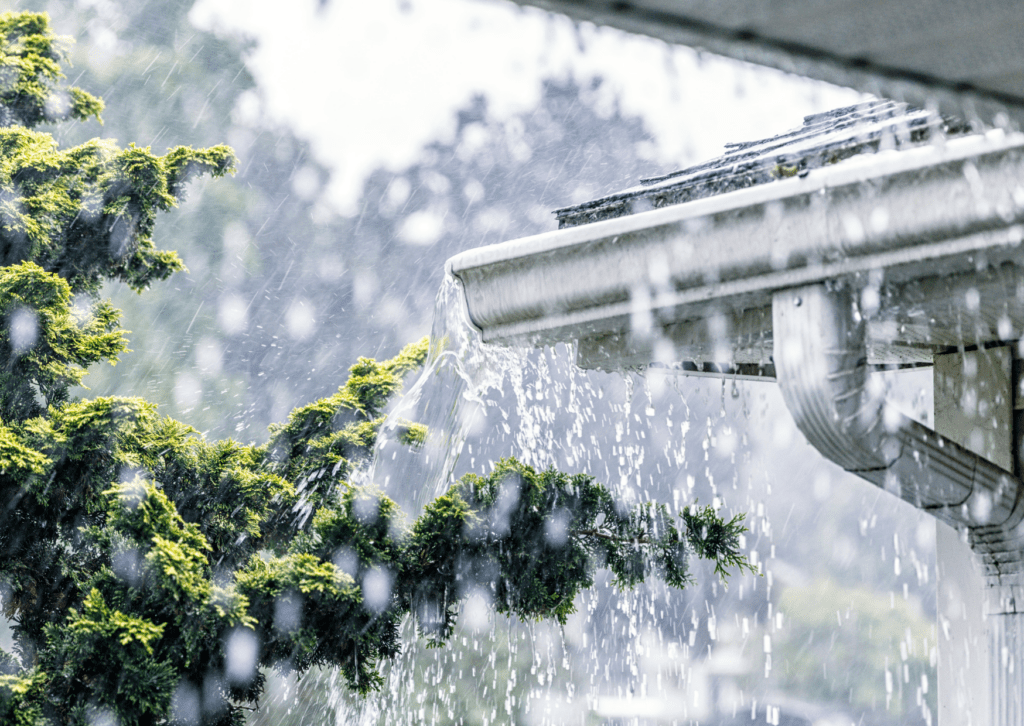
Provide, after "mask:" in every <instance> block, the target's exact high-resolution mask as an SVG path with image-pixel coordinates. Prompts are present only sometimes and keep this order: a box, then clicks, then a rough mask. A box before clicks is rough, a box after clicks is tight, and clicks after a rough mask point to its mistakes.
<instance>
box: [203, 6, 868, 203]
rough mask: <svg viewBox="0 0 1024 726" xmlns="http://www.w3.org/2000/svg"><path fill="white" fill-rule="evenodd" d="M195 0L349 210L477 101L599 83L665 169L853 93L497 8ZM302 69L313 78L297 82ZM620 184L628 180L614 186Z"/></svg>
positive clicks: (512, 100)
mask: <svg viewBox="0 0 1024 726" xmlns="http://www.w3.org/2000/svg"><path fill="white" fill-rule="evenodd" d="M317 5H318V4H317V2H316V0H299V1H296V2H294V3H290V4H289V6H288V10H287V11H286V12H285V11H282V5H281V2H280V0H199V2H198V3H197V4H196V6H195V8H194V9H193V11H192V16H191V17H192V20H193V22H195V23H196V24H198V25H200V26H201V27H205V28H215V29H218V30H219V31H223V32H231V33H243V34H246V35H249V36H252V37H255V38H256V39H257V40H258V46H257V49H256V51H255V52H254V54H253V56H252V58H251V66H252V69H253V71H254V73H255V75H256V77H257V79H258V80H259V83H260V85H261V87H262V89H263V92H264V94H265V101H266V103H267V106H268V108H267V109H266V110H267V111H268V112H269V113H270V114H271V115H272V116H274V117H276V118H278V119H280V120H282V121H286V122H288V123H289V124H290V125H291V126H292V127H293V128H294V129H295V131H296V132H297V133H298V135H299V136H301V137H303V138H305V139H307V140H309V141H311V142H312V143H313V145H314V148H315V150H316V153H317V154H318V155H319V158H320V161H321V162H322V163H324V164H325V165H326V166H328V167H329V168H331V169H332V170H333V172H334V180H333V186H332V199H333V201H334V203H335V204H336V205H337V206H338V207H339V209H341V210H342V211H344V212H351V211H353V209H354V205H355V199H356V195H357V194H358V191H359V189H360V186H361V184H362V181H363V179H364V178H365V176H366V175H367V174H368V173H369V172H370V171H372V170H373V169H374V168H375V167H377V166H380V165H382V164H383V165H386V166H388V167H390V168H394V169H398V168H401V167H404V166H405V165H407V164H409V163H410V162H412V161H413V160H414V158H415V157H416V155H417V153H418V151H419V150H420V148H421V147H422V146H423V144H425V143H427V142H429V141H431V140H434V139H438V138H442V139H443V138H451V135H452V134H453V132H454V129H455V117H454V112H455V111H456V110H457V109H459V108H460V107H462V106H464V105H465V104H466V103H467V101H469V99H470V98H471V97H472V96H473V95H474V94H476V93H484V94H485V95H486V96H487V97H488V101H489V103H490V108H491V109H492V113H496V114H497V115H498V116H502V115H505V114H510V113H514V112H516V111H522V110H526V109H529V108H530V107H532V106H533V105H534V104H536V102H537V101H538V99H539V97H540V89H541V80H542V79H544V78H548V77H560V78H565V77H567V76H569V75H571V76H573V77H574V78H576V79H577V80H578V81H585V80H588V79H590V78H593V77H595V76H602V77H603V78H605V80H606V81H607V83H606V86H607V87H609V89H610V90H613V91H615V92H617V94H618V95H619V98H620V102H621V106H622V109H623V111H625V112H626V113H627V114H637V115H640V116H642V117H643V118H644V119H645V121H646V122H647V125H648V128H649V129H650V130H651V131H652V132H653V133H654V135H655V137H656V139H657V144H658V152H659V154H660V155H661V158H662V159H663V160H664V161H665V163H666V165H672V164H678V165H680V166H682V165H687V164H691V163H693V162H694V161H697V160H700V159H705V158H710V157H712V156H715V155H717V154H719V153H720V152H721V151H722V146H723V144H724V143H725V142H727V141H743V140H751V139H757V138H763V137H765V136H768V135H771V134H772V133H775V132H778V131H782V130H785V129H787V128H791V127H793V126H797V125H799V124H800V122H801V120H802V117H803V116H804V115H806V114H808V113H814V112H817V111H822V110H826V109H829V108H835V107H838V106H842V105H846V104H850V103H855V102H856V101H857V100H858V98H860V97H859V95H858V94H856V93H854V92H853V91H850V90H846V89H839V88H836V87H834V86H829V85H827V84H824V83H820V82H816V81H809V80H806V79H801V78H798V77H796V76H791V75H787V74H784V73H781V72H778V71H774V70H769V69H763V68H757V67H754V66H750V65H746V64H741V63H738V62H735V61H730V60H725V59H721V58H716V57H713V56H709V55H707V54H698V53H696V52H695V51H693V50H691V49H689V48H678V47H672V46H669V45H667V44H665V43H662V42H660V41H655V40H651V39H649V38H644V37H639V36H632V35H628V34H626V33H622V32H620V31H616V30H611V29H607V28H596V27H594V26H592V25H589V24H584V25H581V26H575V25H574V24H573V23H572V22H571V21H569V20H568V19H566V18H562V17H558V16H553V15H549V14H547V13H544V12H541V11H538V10H534V9H522V8H520V7H519V6H516V5H513V4H512V3H510V2H504V1H503V0H369V1H367V0H329V2H328V4H327V5H326V7H325V8H323V9H322V10H318V9H317ZM310 69H313V72H309V71H310ZM625 186H628V184H625Z"/></svg>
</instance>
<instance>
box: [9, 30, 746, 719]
mask: <svg viewBox="0 0 1024 726" xmlns="http://www.w3.org/2000/svg"><path fill="white" fill-rule="evenodd" d="M0 23H6V24H7V25H6V26H4V27H6V28H7V29H8V30H7V41H6V43H7V44H6V45H5V46H4V52H5V53H6V54H7V57H9V58H14V57H15V56H16V57H17V58H20V59H22V60H20V61H17V62H16V61H15V60H10V61H9V64H10V66H11V68H14V69H21V70H18V73H22V71H24V73H27V74H28V75H27V76H25V77H26V78H28V81H26V82H25V84H23V85H25V88H26V89H28V90H22V91H18V93H19V94H20V95H17V96H16V97H13V98H14V100H5V99H6V98H7V97H3V96H0V104H2V103H8V106H6V108H7V110H8V113H9V114H11V115H12V117H14V118H17V119H21V120H22V122H23V123H25V124H31V123H36V122H37V121H36V120H33V119H35V117H33V116H31V114H30V113H29V110H30V109H31V108H32V106H31V103H30V101H31V100H32V99H33V98H35V99H36V100H37V101H38V103H39V104H42V106H45V105H46V104H47V103H49V102H50V100H49V99H50V98H51V97H54V96H56V95H59V93H58V90H57V89H55V87H53V86H52V84H50V82H51V81H53V80H54V79H56V78H58V77H59V67H58V68H57V70H56V71H55V70H54V67H51V66H49V65H47V64H46V62H44V61H47V62H48V61H54V62H56V60H59V58H60V57H61V56H60V55H59V53H58V50H56V48H57V46H56V45H55V43H56V40H55V39H54V38H53V37H52V34H51V33H50V31H49V27H48V24H47V22H46V18H45V16H37V15H13V16H3V18H2V19H0ZM21 48H24V49H25V50H23V51H21V50H18V49H21ZM12 49H13V50H12ZM17 53H21V55H17ZM22 61H23V62H22ZM19 63H20V65H19ZM33 64H34V65H33ZM33 69H35V70H33ZM12 73H13V71H12ZM55 73H57V75H55ZM33 74H34V75H33ZM12 77H13V76H12ZM17 77H18V78H21V77H22V76H21V75H18V76H17ZM32 79H35V81H33V80H32ZM40 79H42V80H40ZM36 82H38V83H42V85H41V86H39V87H38V88H36V87H35V86H32V83H36ZM48 84H50V85H48ZM33 89H35V90H33ZM33 93H34V94H35V96H33V95H32V94H33ZM47 94H50V95H47ZM69 95H70V97H71V98H72V99H73V103H72V105H71V108H70V110H69V111H68V112H67V115H69V116H71V117H79V116H81V115H83V114H88V113H94V112H97V113H98V109H99V105H98V104H99V102H98V101H95V99H92V100H90V99H91V97H89V96H87V95H86V94H82V93H79V92H75V91H74V89H72V91H70V92H69ZM26 99H27V100H26ZM12 104H13V105H12ZM19 104H21V105H19ZM26 109H29V110H26ZM44 110H45V109H44ZM46 118H50V117H46ZM233 158H234V157H233V154H232V152H231V151H230V150H229V149H227V148H226V147H214V148H211V149H206V150H200V151H196V150H192V149H187V148H182V147H178V148H176V149H172V150H171V151H170V152H169V153H167V154H166V155H165V156H155V155H153V154H151V153H150V152H149V150H147V149H140V148H137V147H135V146H129V147H128V148H127V149H124V150H118V149H117V148H116V147H114V146H113V145H112V144H110V143H108V142H102V141H96V140H94V141H90V142H87V143H85V144H82V145H80V146H77V147H75V148H72V149H69V150H66V151H60V150H58V149H57V147H56V144H55V143H54V141H53V140H52V139H51V138H50V137H49V136H47V135H45V134H41V133H37V132H33V131H29V130H27V129H25V128H0V254H2V255H3V260H2V262H3V268H2V270H0V314H2V315H3V320H4V325H3V326H2V328H0V360H3V361H6V362H5V363H4V364H3V367H2V368H0V503H2V506H0V578H2V580H3V582H4V585H5V592H4V614H5V615H6V616H7V617H9V618H11V619H13V620H14V622H15V627H14V635H15V641H16V647H17V655H18V658H17V659H15V658H13V657H9V656H7V655H6V654H5V655H4V656H3V657H2V658H0V672H2V673H3V675H0V717H2V718H3V722H4V723H8V722H12V723H19V724H21V723H23V724H33V726H37V725H39V724H82V725H83V726H84V724H87V723H92V722H95V721H96V719H97V718H106V717H113V718H116V720H117V722H118V723H121V724H124V725H126V726H127V725H134V724H139V725H141V724H157V723H168V722H171V723H204V724H222V725H227V724H238V723H240V721H241V718H242V715H241V714H242V711H241V705H240V704H242V703H246V702H248V703H256V702H258V701H259V699H260V697H261V695H262V691H263V687H264V676H263V675H262V674H261V672H260V671H259V670H258V669H257V666H267V667H271V666H272V667H276V668H278V669H281V670H284V671H287V670H289V669H296V670H298V671H305V670H306V669H308V668H310V667H313V666H328V667H336V668H338V669H340V672H341V673H342V675H343V676H344V677H345V679H346V680H347V682H348V683H349V684H350V685H351V686H352V688H354V689H355V690H356V691H357V692H359V693H365V692H367V691H368V690H371V689H373V688H377V687H379V686H380V684H381V682H382V679H381V676H380V673H379V670H378V667H379V665H380V664H381V663H382V661H384V660H386V659H390V658H394V657H395V656H396V655H397V654H398V653H399V643H400V638H399V633H400V626H401V623H402V621H403V618H405V616H406V615H408V614H410V613H411V614H413V615H414V616H415V617H416V618H417V621H418V623H419V626H420V628H421V630H422V631H424V632H425V633H427V635H428V636H429V638H430V639H431V641H432V643H433V644H435V645H440V644H442V643H443V642H444V640H445V639H446V638H448V637H450V635H451V632H452V626H453V624H454V618H455V613H456V605H457V603H458V602H459V600H460V599H461V598H462V597H464V596H465V595H466V594H467V593H469V592H470V591H471V590H473V589H475V588H483V589H485V590H487V591H488V592H490V593H491V595H492V598H493V601H494V602H495V604H496V605H497V607H498V609H499V611H500V612H503V613H509V614H513V615H516V616H517V617H519V618H522V619H534V618H553V619H555V620H557V621H558V622H562V623H564V622H565V619H566V617H567V615H568V614H569V613H570V612H572V608H573V599H574V597H575V595H576V593H578V592H579V590H580V589H581V588H584V587H587V586H589V585H590V584H591V583H592V581H593V572H594V569H595V568H596V567H599V566H602V565H607V566H608V567H609V568H611V570H612V571H613V572H614V573H615V576H616V578H617V580H618V582H619V584H621V585H623V586H630V585H633V584H636V583H637V582H639V581H641V580H642V579H643V578H645V577H647V576H649V575H651V574H660V575H661V576H663V577H664V578H665V579H666V580H667V581H668V582H669V583H670V584H672V585H675V586H680V587H681V586H684V585H685V584H686V583H687V582H688V575H687V569H686V566H687V557H688V555H689V553H690V552H691V551H697V553H698V554H702V555H703V556H706V557H708V558H710V559H712V560H714V561H715V563H716V569H717V570H718V571H719V572H720V573H721V574H724V572H725V567H729V566H734V565H738V566H741V567H742V565H743V560H742V558H741V556H740V554H739V551H738V549H737V546H738V545H737V541H738V540H737V536H738V533H739V532H740V531H742V529H741V528H740V526H739V524H738V520H737V519H733V520H732V521H730V522H729V523H724V522H722V521H721V520H719V519H718V518H717V515H715V514H714V512H713V511H711V510H707V509H705V510H699V511H698V512H696V513H695V514H693V515H692V516H690V515H688V514H686V513H684V515H683V520H684V526H683V527H677V526H676V523H675V521H673V519H672V518H671V517H670V516H669V514H668V510H667V509H666V508H665V507H662V506H660V505H656V504H647V505H642V506H640V507H637V508H635V509H633V510H629V511H623V510H620V508H619V507H618V506H617V504H616V502H615V501H614V500H613V498H612V497H611V495H610V493H609V492H608V491H607V490H606V489H605V488H604V487H602V486H601V485H600V484H597V483H595V482H594V481H593V479H592V478H591V477H589V476H586V475H575V476H569V475H566V474H562V473H559V472H556V471H553V470H549V471H545V472H536V471H534V470H533V469H531V468H530V467H528V466H525V465H523V464H520V463H519V462H516V461H514V460H511V459H509V460H503V461H501V462H499V463H498V464H497V466H496V468H495V470H494V471H493V472H492V473H491V474H490V475H489V476H487V477H478V476H473V475H470V476H467V477H465V478H463V479H462V480H461V481H459V482H458V483H457V484H456V485H455V486H454V487H453V488H452V490H451V491H450V492H448V493H447V494H446V495H444V496H442V497H441V498H439V499H438V500H436V501H435V502H433V503H431V504H430V505H429V506H428V507H427V509H426V511H425V512H424V513H423V515H422V516H421V517H420V518H419V519H417V520H416V521H415V522H413V523H412V524H411V525H410V524H409V523H407V522H406V521H405V518H404V516H403V515H402V513H401V512H400V511H399V509H398V507H397V505H396V504H395V503H394V502H393V501H392V500H391V499H389V498H388V497H386V496H384V495H383V494H382V493H381V492H380V491H378V490H376V489H375V488H373V487H372V486H370V485H367V486H356V485H355V484H353V483H352V480H353V476H354V475H355V474H356V473H358V472H359V470H360V469H361V467H362V465H363V464H364V463H365V462H366V461H367V460H368V458H369V455H370V452H372V450H373V448H374V446H375V443H376V437H377V432H378V431H379V429H380V426H381V424H382V422H383V420H384V412H385V408H386V406H387V404H388V401H389V400H390V399H391V398H392V397H393V396H394V395H395V394H396V393H397V392H398V391H399V390H400V389H401V386H402V380H403V378H404V377H405V376H406V375H407V374H408V373H409V372H410V371H412V370H414V369H415V368H417V367H419V366H420V365H422V364H423V363H424V361H425V360H426V357H427V354H428V343H427V341H426V340H423V341H420V342H418V343H414V344H412V345H410V346H407V347H406V348H405V349H404V350H403V351H402V352H401V353H400V354H399V355H398V356H396V357H395V358H393V359H391V360H388V361H384V362H380V363H378V362H376V361H373V360H369V359H365V358H361V359H359V361H358V362H357V363H356V364H355V365H354V366H352V368H351V370H350V376H349V378H348V381H347V382H346V383H345V384H344V385H343V386H342V387H341V388H340V389H339V390H338V391H337V393H335V394H334V395H332V396H329V397H326V398H322V399H320V400H318V401H316V402H314V403H312V404H309V405H307V406H303V407H301V408H299V409H297V410H295V411H294V412H293V413H292V414H291V415H290V416H289V417H288V420H287V422H286V423H284V424H283V425H280V426H276V427H274V428H272V430H271V438H270V441H269V442H268V444H267V445H265V446H253V445H248V446H247V445H242V444H239V443H237V442H234V441H231V440H225V441H220V442H213V443H211V442H207V441H206V440H205V439H203V438H202V437H201V436H199V435H197V433H196V432H195V431H194V430H193V429H192V428H191V427H189V426H187V425H185V424H182V423H179V422H177V421H174V420H172V419H169V418H166V417H162V416H160V415H159V414H158V412H157V410H156V407H155V406H154V405H153V404H150V403H147V402H145V401H143V400H141V399H138V398H124V397H114V396H109V397H99V398H96V399H94V400H75V399H73V398H72V397H71V396H70V394H69V387H70V386H72V385H74V384H76V383H78V382H79V381H80V380H81V377H82V375H83V373H84V372H85V370H86V368H87V367H88V366H89V365H91V364H93V363H96V362H98V361H100V360H104V359H106V360H109V361H111V362H114V361H116V359H117V355H118V354H119V353H121V352H122V351H124V350H125V345H126V340H125V337H124V332H123V331H121V330H120V329H119V328H118V320H119V315H118V312H117V311H116V310H114V309H113V307H112V306H111V305H110V304H109V303H101V302H95V301H94V300H92V299H90V294H94V293H95V292H96V291H97V290H98V288H99V285H100V284H101V282H102V281H103V280H105V279H120V280H123V281H125V282H127V283H128V284H129V285H131V286H132V287H133V288H135V289H137V290H141V289H143V288H145V287H146V286H147V285H148V284H149V283H150V282H152V281H154V280H158V279H162V278H163V277H166V276H167V275H168V274H170V273H171V272H173V271H174V270H175V269H180V267H181V263H180V261H179V260H178V258H177V257H176V256H175V255H174V253H171V252H160V251H157V250H155V248H154V246H153V244H152V240H151V235H152V230H153V224H154V221H155V216H156V213H157V212H158V211H162V210H167V209H169V208H170V207H172V206H173V205H174V204H175V202H176V200H177V199H180V198H181V196H182V194H183V184H184V183H185V181H186V180H187V179H188V178H189V177H190V176H192V175H194V174H196V173H205V172H209V173H211V174H213V175H214V176H217V175H220V174H223V173H226V172H228V171H229V170H230V169H231V165H232V163H233ZM77 293H86V295H85V297H84V298H83V297H81V296H80V297H78V298H76V297H74V295H75V294H77ZM425 438H426V430H425V429H424V428H423V427H422V426H418V425H416V424H412V423H409V424H407V425H406V426H405V430H404V432H403V433H402V434H401V436H400V439H401V440H403V441H405V442H406V443H407V444H409V445H412V446H419V445H421V444H422V443H423V442H424V440H425ZM168 720H169V721H168Z"/></svg>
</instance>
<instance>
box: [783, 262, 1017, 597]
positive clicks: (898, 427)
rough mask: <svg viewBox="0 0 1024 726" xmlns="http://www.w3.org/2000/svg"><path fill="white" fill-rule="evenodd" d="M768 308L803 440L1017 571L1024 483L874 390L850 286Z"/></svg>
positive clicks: (1001, 568) (992, 563) (995, 565)
mask: <svg viewBox="0 0 1024 726" xmlns="http://www.w3.org/2000/svg"><path fill="white" fill-rule="evenodd" d="M772 317H773V338H774V362H775V371H776V377H777V380H778V382H779V386H780V388H781V390H782V396H783V399H784V400H785V401H786V405H787V406H788V408H789V410H790V412H791V413H792V414H793V417H794V419H795V420H796V424H797V427H798V428H799V429H800V430H801V432H803V434H804V435H805V436H806V437H807V439H808V441H809V442H810V443H811V444H812V445H813V446H814V447H815V448H816V449H818V451H819V452H821V453H822V454H823V455H824V456H825V457H826V458H827V459H829V460H831V461H833V462H834V463H836V464H838V465H839V466H840V467H842V468H843V469H845V470H846V471H849V472H851V473H854V474H857V475H858V476H860V477H861V478H863V479H866V480H867V481H870V482H871V483H873V484H875V485H876V486H880V487H882V488H884V489H886V490H887V491H889V492H891V493H893V494H895V495H897V496H899V497H900V498H901V499H903V500H905V501H907V502H909V503H910V504H912V505H914V506H915V507H917V508H919V509H924V510H926V511H928V512H929V513H931V514H932V515H934V516H935V517H936V518H938V519H940V520H942V521H944V522H946V523H948V524H950V525H952V526H953V527H956V528H957V529H958V530H961V531H963V530H964V529H966V530H967V531H968V533H969V539H970V542H971V545H972V548H973V549H974V550H975V551H976V552H977V553H978V554H979V555H981V558H982V561H983V564H984V566H985V570H986V573H987V574H988V575H989V576H990V578H991V577H994V578H996V579H997V580H998V579H999V578H1000V577H1001V576H1003V575H1006V574H1011V573H1012V574H1014V575H1017V574H1018V573H1021V572H1024V556H1022V551H1024V524H1022V522H1024V485H1022V483H1021V482H1020V480H1019V479H1017V478H1016V477H1015V476H1014V475H1013V474H1012V473H1010V472H1008V471H1006V470H1004V469H1002V468H1001V467H999V466H997V465H996V464H994V463H992V462H991V461H989V460H988V459H986V458H984V457H982V456H978V455H977V454H975V453H973V452H971V451H969V450H968V449H966V448H964V447H963V446H960V445H959V444H957V443H955V442H954V441H952V440H950V439H948V438H946V437H944V436H941V435H939V434H937V433H936V432H935V431H933V430H931V429H929V428H928V427H926V426H924V425H922V424H920V423H918V422H917V421H914V420H912V419H910V418H908V417H907V416H905V415H903V414H902V413H900V412H899V411H897V410H896V409H895V408H894V407H892V406H891V405H890V404H888V403H886V401H885V400H884V397H883V395H882V394H881V392H880V391H875V390H872V387H871V386H870V385H869V377H868V367H867V346H866V342H865V341H866V331H865V328H866V324H865V321H864V319H863V317H862V316H861V314H860V311H859V309H858V305H857V300H856V297H855V294H854V291H853V290H852V289H851V287H850V285H849V284H846V283H844V282H836V283H830V284H816V285H810V286H806V287H802V288H794V289H790V290H785V291H781V292H778V293H776V294H775V296H774V298H773V301H772Z"/></svg>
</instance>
